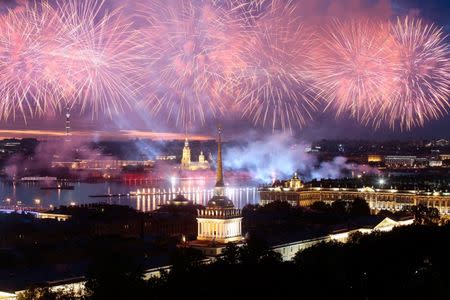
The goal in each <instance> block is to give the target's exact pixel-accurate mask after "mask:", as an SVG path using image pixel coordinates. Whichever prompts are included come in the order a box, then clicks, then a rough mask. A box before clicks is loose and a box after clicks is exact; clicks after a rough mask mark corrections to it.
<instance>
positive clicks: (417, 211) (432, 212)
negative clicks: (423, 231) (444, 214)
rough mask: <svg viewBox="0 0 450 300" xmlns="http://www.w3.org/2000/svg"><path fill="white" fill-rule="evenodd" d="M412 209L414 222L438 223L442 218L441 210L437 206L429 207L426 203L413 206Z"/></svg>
mask: <svg viewBox="0 0 450 300" xmlns="http://www.w3.org/2000/svg"><path fill="white" fill-rule="evenodd" d="M407 209H410V210H411V212H412V213H413V214H414V222H415V223H416V224H419V225H433V224H438V223H439V220H440V214H439V210H438V209H437V208H435V207H427V206H426V205H424V204H419V205H417V206H412V207H411V208H407Z"/></svg>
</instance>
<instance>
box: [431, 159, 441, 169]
mask: <svg viewBox="0 0 450 300" xmlns="http://www.w3.org/2000/svg"><path fill="white" fill-rule="evenodd" d="M428 165H429V166H430V167H442V160H440V159H430V161H429V162H428Z"/></svg>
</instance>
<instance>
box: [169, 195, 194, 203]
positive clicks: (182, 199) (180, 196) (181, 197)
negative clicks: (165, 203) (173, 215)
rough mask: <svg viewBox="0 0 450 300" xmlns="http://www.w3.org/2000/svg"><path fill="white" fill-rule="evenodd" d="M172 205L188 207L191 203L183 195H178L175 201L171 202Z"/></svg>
mask: <svg viewBox="0 0 450 300" xmlns="http://www.w3.org/2000/svg"><path fill="white" fill-rule="evenodd" d="M170 203H171V204H175V205H187V204H190V203H191V201H189V200H188V199H186V197H184V196H183V195H181V194H178V195H177V196H176V197H175V198H174V199H172V200H171V201H170Z"/></svg>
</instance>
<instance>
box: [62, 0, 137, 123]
mask: <svg viewBox="0 0 450 300" xmlns="http://www.w3.org/2000/svg"><path fill="white" fill-rule="evenodd" d="M104 6H105V1H100V2H99V1H95V0H85V1H68V2H64V3H63V4H61V5H60V6H59V11H60V13H61V14H62V17H61V18H62V21H63V23H64V24H65V29H64V30H65V33H66V34H65V36H66V39H65V40H64V42H63V46H62V47H61V53H62V55H64V58H65V60H66V65H65V72H66V74H68V75H67V76H68V77H69V78H70V79H71V80H72V83H73V84H72V87H73V88H72V89H71V90H70V93H69V95H70V96H71V98H72V99H74V100H77V101H78V102H77V103H75V104H79V105H81V110H85V109H86V108H89V109H90V110H91V111H92V114H93V115H95V114H98V113H99V112H101V113H106V114H108V115H111V114H112V113H113V112H119V111H122V110H123V109H124V107H126V106H128V105H129V101H130V100H131V99H133V97H134V96H135V94H136V91H137V88H138V86H137V79H136V78H137V77H138V74H139V68H138V67H137V63H136V62H137V60H138V58H139V55H138V52H137V51H136V48H137V43H136V33H135V31H134V30H133V29H132V28H131V25H132V22H131V21H130V20H129V19H128V18H126V17H124V16H122V15H121V9H120V8H119V9H117V10H113V11H106V12H105V11H104ZM75 104H73V105H75Z"/></svg>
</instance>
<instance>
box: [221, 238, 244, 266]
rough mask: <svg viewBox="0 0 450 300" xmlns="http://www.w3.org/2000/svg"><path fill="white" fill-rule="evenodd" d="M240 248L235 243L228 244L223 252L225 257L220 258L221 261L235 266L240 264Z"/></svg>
mask: <svg viewBox="0 0 450 300" xmlns="http://www.w3.org/2000/svg"><path fill="white" fill-rule="evenodd" d="M239 256H240V255H239V248H238V246H236V244H235V243H228V244H227V246H226V247H225V249H224V250H223V255H222V256H221V257H220V258H219V261H221V262H223V263H226V264H230V265H235V264H237V263H239V259H240V258H239Z"/></svg>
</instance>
